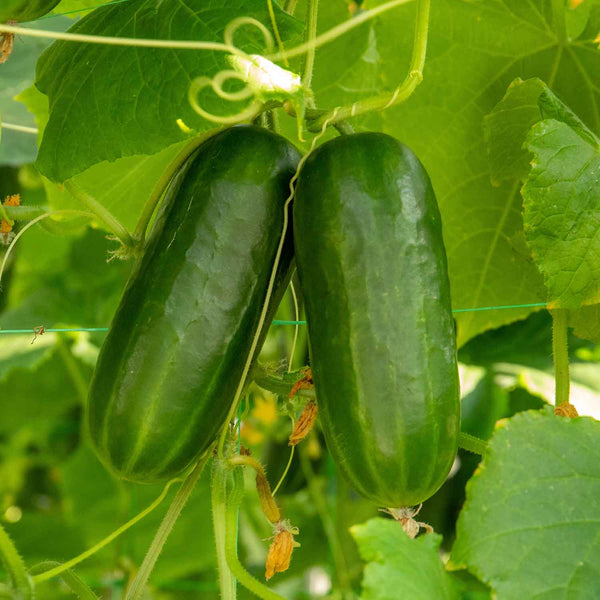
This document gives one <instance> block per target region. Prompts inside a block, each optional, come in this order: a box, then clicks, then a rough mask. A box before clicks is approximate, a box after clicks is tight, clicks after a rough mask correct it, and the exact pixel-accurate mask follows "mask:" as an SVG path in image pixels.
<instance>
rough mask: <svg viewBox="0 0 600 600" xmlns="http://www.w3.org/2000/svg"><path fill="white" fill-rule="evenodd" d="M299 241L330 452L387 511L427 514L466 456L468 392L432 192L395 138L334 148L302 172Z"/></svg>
mask: <svg viewBox="0 0 600 600" xmlns="http://www.w3.org/2000/svg"><path fill="white" fill-rule="evenodd" d="M294 240H295V241H294V244H295V251H296V262H297V267H298V275H299V278H300V283H301V287H302V292H303V295H304V299H305V303H306V316H307V321H308V328H309V330H308V331H309V338H310V344H311V366H312V372H313V377H314V382H315V388H316V392H317V399H318V404H319V414H320V416H321V422H322V426H323V430H324V434H325V439H326V442H327V446H328V448H329V450H330V452H331V454H332V456H333V459H334V461H335V462H336V464H337V465H338V467H339V469H340V471H341V472H342V473H343V474H344V475H345V476H346V477H347V479H348V480H349V482H350V484H351V485H352V486H353V487H354V488H355V489H356V490H357V491H358V492H360V493H361V494H362V495H364V496H365V497H366V498H368V499H370V500H372V501H374V502H376V503H377V504H378V505H380V506H384V507H389V508H392V507H401V506H414V505H417V504H419V503H420V502H422V501H423V500H425V499H426V498H428V497H430V496H431V495H432V494H433V493H434V492H435V491H436V490H437V489H438V488H439V487H440V486H441V485H442V483H443V482H444V480H445V479H446V476H447V475H448V472H449V471H450V468H451V466H452V462H453V460H454V457H455V455H456V451H457V440H458V434H459V430H460V407H459V382H458V368H457V359H456V342H455V333H454V324H453V319H452V313H451V306H450V293H449V283H448V274H447V264H446V255H445V251H444V245H443V240H442V229H441V221H440V215H439V210H438V207H437V203H436V199H435V195H434V193H433V189H432V187H431V182H430V180H429V177H428V175H427V173H426V172H425V169H424V168H423V166H422V165H421V163H420V162H419V160H418V159H417V157H416V156H415V155H414V154H413V152H412V151H411V150H410V149H409V148H407V147H406V146H404V145H402V144H401V143H400V142H398V141H397V140H395V139H394V138H392V137H390V136H387V135H384V134H379V133H360V134H356V135H348V136H342V137H340V138H336V139H334V140H331V141H329V142H327V143H325V144H323V145H322V146H320V147H319V148H317V150H315V151H314V152H313V153H312V154H311V155H310V156H309V157H308V159H307V161H306V163H305V164H304V166H303V167H302V169H301V172H300V174H299V178H298V185H297V189H296V199H295V202H294Z"/></svg>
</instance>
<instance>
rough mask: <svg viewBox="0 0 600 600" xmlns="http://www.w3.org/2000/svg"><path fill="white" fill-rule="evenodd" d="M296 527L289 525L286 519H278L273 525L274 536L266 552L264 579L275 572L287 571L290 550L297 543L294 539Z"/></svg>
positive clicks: (290, 557) (291, 550) (296, 531)
mask: <svg viewBox="0 0 600 600" xmlns="http://www.w3.org/2000/svg"><path fill="white" fill-rule="evenodd" d="M297 533H298V529H297V528H296V527H291V526H290V524H289V522H288V521H279V522H278V523H276V525H275V536H274V537H273V541H272V542H271V546H270V547H269V553H268V554H267V562H266V570H265V579H267V580H269V579H271V577H273V575H275V573H283V572H284V571H287V570H288V568H289V566H290V560H291V559H292V552H293V550H294V547H295V546H298V545H299V544H298V543H297V542H295V541H294V535H293V534H297Z"/></svg>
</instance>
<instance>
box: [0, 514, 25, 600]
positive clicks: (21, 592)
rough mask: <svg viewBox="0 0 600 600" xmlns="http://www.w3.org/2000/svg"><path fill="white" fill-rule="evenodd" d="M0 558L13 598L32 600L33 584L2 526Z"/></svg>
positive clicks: (0, 532) (0, 529) (0, 526)
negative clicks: (8, 579) (6, 573)
mask: <svg viewBox="0 0 600 600" xmlns="http://www.w3.org/2000/svg"><path fill="white" fill-rule="evenodd" d="M0 556H1V557H2V562H3V563H4V567H5V569H6V571H7V572H8V576H9V578H10V582H11V584H12V588H13V593H14V597H15V598H18V600H32V599H33V584H32V581H31V578H30V577H29V575H28V574H27V569H26V568H25V563H24V562H23V559H22V558H21V556H20V555H19V553H18V552H17V549H16V547H15V545H14V544H13V541H12V540H11V539H10V537H9V535H8V533H6V531H5V529H4V527H2V525H0Z"/></svg>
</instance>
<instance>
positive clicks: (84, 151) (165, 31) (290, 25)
mask: <svg viewBox="0 0 600 600" xmlns="http://www.w3.org/2000/svg"><path fill="white" fill-rule="evenodd" d="M276 12H277V22H278V25H279V31H280V33H281V36H282V37H283V39H289V37H290V36H292V35H294V34H295V33H297V32H298V23H297V21H295V20H294V19H292V18H291V17H289V16H288V15H286V14H284V13H283V12H282V11H281V10H280V9H279V8H276ZM242 16H243V17H252V18H254V19H257V20H258V21H260V22H261V23H263V24H265V25H267V26H268V25H269V23H270V19H269V12H268V8H267V3H266V2H263V1H262V0H208V1H204V0H189V1H188V2H187V3H182V2H178V1H177V0H166V1H158V0H129V1H128V2H124V3H121V4H113V5H110V6H105V7H101V8H99V9H97V10H95V11H93V12H92V13H91V14H90V15H88V16H87V17H85V18H83V19H82V20H81V21H80V22H79V23H77V24H76V25H75V26H74V27H73V28H72V31H73V32H76V33H87V34H93V35H102V36H119V37H137V38H154V39H167V40H168V39H172V40H196V41H198V40H203V41H210V42H223V31H224V29H225V27H226V26H227V24H228V23H230V22H231V21H232V20H234V19H235V18H237V17H242ZM235 43H236V44H237V45H238V46H239V47H240V48H242V49H243V50H244V51H247V52H262V51H263V46H264V43H263V39H262V34H261V33H260V32H259V31H258V30H257V29H256V28H255V27H250V26H245V27H243V28H240V29H239V30H238V33H237V34H236V38H235ZM226 56H227V55H226V53H223V52H217V51H212V50H211V51H207V50H202V51H198V50H196V51H194V50H169V49H149V48H144V49H141V48H128V47H123V46H103V45H96V44H73V43H68V42H56V43H55V44H54V45H53V46H52V47H51V48H50V49H49V50H48V51H47V52H45V53H44V54H43V55H42V57H41V58H40V60H39V61H38V71H37V79H36V85H37V87H38V88H39V89H40V90H41V91H42V92H44V93H45V94H47V95H48V97H49V99H50V120H49V122H48V126H47V128H46V131H45V133H44V138H43V140H42V144H41V147H40V153H39V157H38V162H37V166H38V168H39V170H40V172H41V173H42V174H43V175H45V176H46V177H48V178H49V179H51V180H52V181H55V182H62V181H64V180H66V179H69V178H70V177H72V176H73V175H76V174H78V173H81V172H82V171H85V170H86V169H88V168H89V167H91V166H92V165H95V164H97V163H100V162H102V161H114V160H116V159H117V158H121V157H126V156H132V155H135V154H155V153H157V152H160V151H161V150H163V149H164V148H166V147H167V146H169V145H171V144H174V143H176V142H179V141H181V140H184V139H185V138H186V137H189V135H190V134H189V133H184V132H183V131H182V129H181V128H180V127H179V125H178V124H177V121H178V120H180V119H181V120H183V122H184V123H185V124H186V125H187V126H188V127H190V128H192V129H195V130H197V131H202V130H207V129H210V128H213V127H214V126H215V125H214V123H212V122H210V121H207V120H205V119H203V118H201V117H200V116H199V115H198V114H196V113H195V112H194V111H193V110H192V108H191V106H190V104H189V102H188V98H187V93H188V88H189V86H190V82H191V80H192V79H194V78H195V77H198V76H208V77H211V76H213V75H215V74H216V73H217V72H218V71H220V70H224V69H231V66H230V65H229V64H228V62H227V59H226ZM205 101H206V109H207V110H208V111H210V112H219V111H220V112H221V114H223V113H224V112H225V113H227V112H233V113H235V112H237V110H239V106H240V105H239V103H232V104H231V106H227V104H228V103H226V102H224V101H222V100H220V99H219V98H218V97H216V96H210V95H208V94H207V97H206V98H204V96H203V100H202V102H203V104H204V102H205ZM223 105H225V106H223Z"/></svg>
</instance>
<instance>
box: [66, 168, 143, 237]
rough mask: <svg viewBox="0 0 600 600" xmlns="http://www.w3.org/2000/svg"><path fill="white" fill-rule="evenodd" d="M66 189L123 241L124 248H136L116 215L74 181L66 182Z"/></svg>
mask: <svg viewBox="0 0 600 600" xmlns="http://www.w3.org/2000/svg"><path fill="white" fill-rule="evenodd" d="M64 185H65V188H66V189H67V191H68V192H69V193H70V194H71V195H72V196H74V197H75V198H76V199H77V200H79V201H80V202H81V203H82V204H85V206H86V207H87V208H88V209H89V210H91V211H92V212H93V213H94V214H95V215H96V217H97V218H98V219H99V220H100V222H101V223H103V224H104V226H105V227H106V228H107V229H108V230H109V231H111V232H112V233H114V234H115V236H117V238H119V240H121V243H122V244H123V245H124V246H127V247H129V248H132V247H133V246H135V242H134V240H133V238H132V237H131V234H130V233H129V231H127V229H125V227H123V225H121V223H120V222H119V221H118V220H117V219H116V218H115V217H114V215H113V214H112V213H111V212H110V211H109V210H108V209H106V207H104V206H102V204H100V202H98V201H97V200H96V199H95V198H94V197H92V196H91V195H90V194H88V193H87V192H86V191H85V190H84V189H83V188H82V187H81V186H80V185H79V184H78V183H75V181H74V180H73V179H69V180H68V181H65V184H64Z"/></svg>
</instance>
